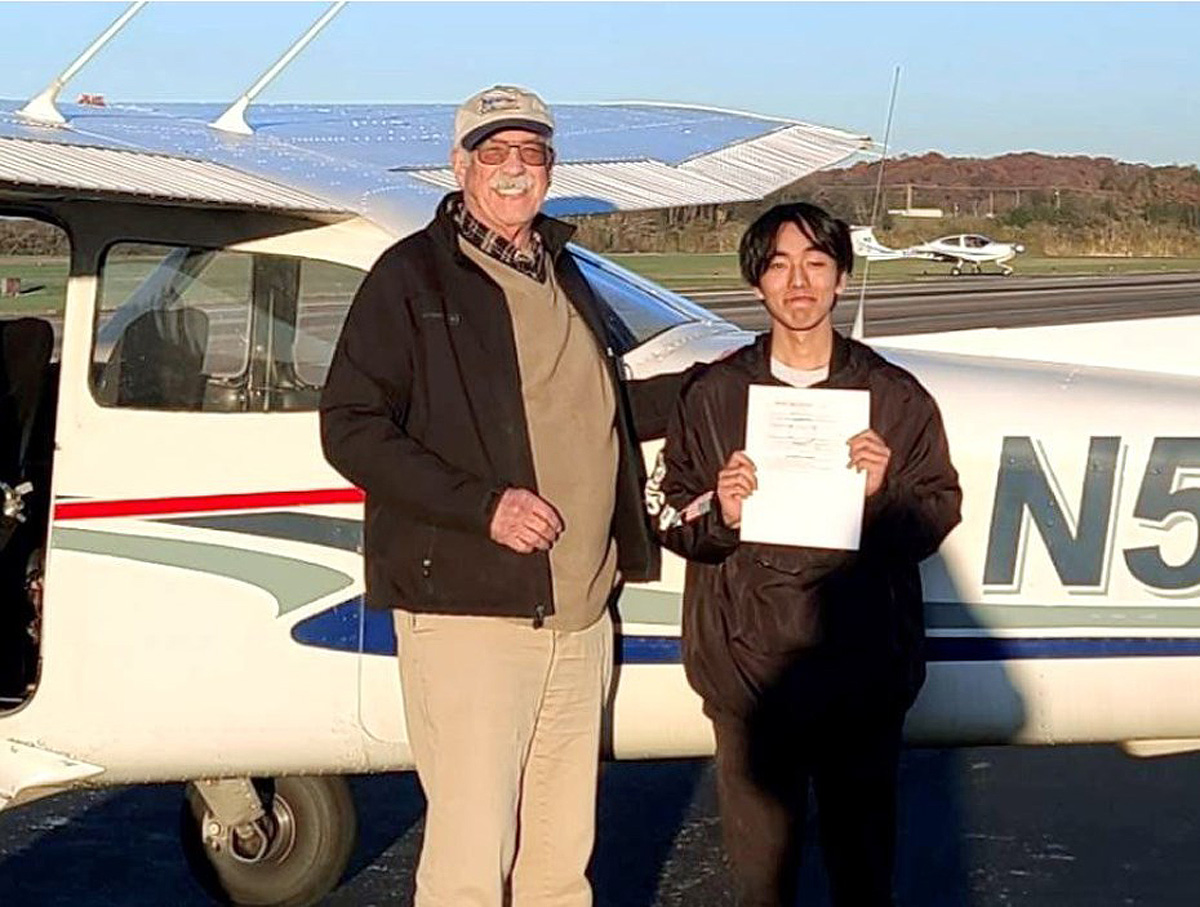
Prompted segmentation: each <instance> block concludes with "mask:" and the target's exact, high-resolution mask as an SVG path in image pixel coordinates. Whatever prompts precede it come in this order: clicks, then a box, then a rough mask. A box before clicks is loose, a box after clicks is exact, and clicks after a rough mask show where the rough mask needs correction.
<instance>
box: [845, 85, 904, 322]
mask: <svg viewBox="0 0 1200 907" xmlns="http://www.w3.org/2000/svg"><path fill="white" fill-rule="evenodd" d="M899 87H900V67H899V66H897V67H896V71H895V73H894V75H893V76H892V99H891V100H890V101H889V102H888V115H887V125H886V126H885V127H884V130H883V150H882V152H880V155H879V175H878V177H877V179H876V180H875V200H874V201H873V202H872V203H871V229H872V230H874V228H875V221H876V220H877V219H878V218H879V203H880V201H881V199H882V195H883V167H884V164H886V163H887V154H888V142H889V141H890V139H891V137H892V114H893V113H894V112H895V110H896V91H897V89H899ZM870 270H871V260H870V259H869V258H866V257H864V258H863V276H862V287H861V288H860V289H859V293H858V311H857V312H855V314H854V327H852V328H851V329H850V336H851V337H853V338H854V339H855V340H862V339H863V331H864V329H865V327H866V325H865V322H866V311H867V274H868V272H870Z"/></svg>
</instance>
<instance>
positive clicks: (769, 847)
mask: <svg viewBox="0 0 1200 907" xmlns="http://www.w3.org/2000/svg"><path fill="white" fill-rule="evenodd" d="M853 261H854V259H853V253H852V251H851V245H850V236H849V231H848V229H847V227H846V225H845V224H844V223H843V222H842V221H839V220H836V219H834V218H832V217H830V216H829V215H828V214H827V213H826V212H825V211H823V210H821V209H820V208H818V207H815V206H813V205H808V204H803V203H797V204H788V205H779V206H776V207H774V208H772V209H771V210H770V211H768V212H766V213H765V214H764V215H762V216H761V217H760V218H759V219H758V220H757V221H755V222H754V223H753V224H752V225H751V226H750V227H749V229H748V230H747V231H746V234H745V235H744V236H743V237H742V242H741V249H740V264H741V270H742V275H743V276H744V277H745V279H746V281H747V283H749V284H750V285H751V286H753V287H754V289H755V292H756V294H757V295H758V297H759V298H760V299H761V300H762V302H763V304H764V305H765V306H766V309H767V311H768V312H769V313H770V315H771V329H770V331H769V332H768V333H766V334H763V335H761V336H760V337H759V338H758V339H757V341H756V342H755V343H754V344H753V345H752V346H749V347H746V348H744V349H741V350H739V351H737V352H735V353H733V354H732V355H730V356H728V357H727V358H725V359H723V360H721V361H719V362H716V363H714V364H713V365H711V366H709V367H708V368H707V369H704V370H703V371H700V372H699V373H698V375H697V376H696V377H694V379H693V380H691V381H690V382H689V384H688V385H687V387H686V388H685V390H684V393H683V395H682V397H681V399H680V401H679V404H678V407H677V410H676V412H675V415H674V417H673V419H672V421H671V423H670V427H669V428H668V432H667V440H666V445H665V447H664V449H663V456H662V460H661V462H660V464H659V468H658V469H657V470H656V471H655V476H654V478H653V479H652V480H651V485H650V488H649V489H648V491H649V494H648V500H649V501H650V502H651V511H652V515H654V516H655V517H656V518H657V520H658V529H659V534H660V537H661V539H662V541H663V543H664V544H665V545H666V546H667V547H668V548H670V549H671V550H673V551H675V552H677V553H679V554H680V555H682V556H684V557H686V558H687V559H688V561H689V563H688V566H687V580H686V585H685V589H684V615H683V648H684V662H685V667H686V669H687V674H688V679H689V681H690V682H691V684H692V686H693V687H694V688H695V689H696V691H697V692H698V693H699V694H700V695H701V696H702V697H703V699H704V708H705V712H706V713H707V714H708V716H709V717H710V718H711V719H712V721H713V728H714V731H715V735H716V742H717V754H716V766H717V784H718V795H719V800H720V805H721V816H722V822H723V826H724V837H725V846H726V849H727V851H728V854H729V858H730V861H731V864H732V867H733V873H734V877H735V881H736V884H737V887H738V891H739V897H740V902H741V904H743V905H747V907H750V905H753V907H791V905H792V903H793V900H794V897H795V893H796V892H795V886H796V878H797V871H798V868H799V862H800V851H801V844H802V840H801V835H802V831H803V828H804V821H805V812H806V808H807V801H808V787H809V782H810V781H811V782H812V785H813V788H814V790H815V794H816V800H817V810H818V817H819V828H820V833H821V842H822V847H823V851H824V856H825V865H826V868H827V870H828V875H829V881H830V889H831V893H832V896H833V901H834V903H835V904H836V905H838V907H875V905H886V904H890V903H891V902H892V895H891V879H892V866H893V860H894V851H895V786H896V780H895V779H896V764H897V760H898V756H899V750H900V731H901V725H902V724H903V720H904V714H905V712H906V711H907V709H908V708H909V706H910V705H911V704H912V702H913V700H914V698H915V697H916V694H917V691H918V690H919V689H920V687H921V684H922V682H923V680H924V676H925V665H924V656H923V644H924V627H923V623H922V604H923V603H922V595H921V581H920V576H919V574H918V571H917V564H918V563H919V562H920V561H921V560H922V559H924V558H925V557H928V556H929V555H930V554H932V553H933V552H934V551H936V550H937V547H938V545H939V544H940V543H941V541H942V539H943V538H945V536H946V534H947V533H948V532H949V531H950V530H951V529H952V528H953V527H954V526H955V524H957V523H958V521H959V505H960V501H961V492H960V490H959V486H958V475H957V473H956V472H955V470H954V467H953V466H952V465H951V463H950V456H949V451H948V449H947V444H946V436H945V433H944V431H943V428H942V422H941V417H940V415H939V413H938V409H937V406H936V404H935V403H934V401H933V400H932V398H931V397H930V396H929V394H928V393H927V392H926V391H925V389H924V388H923V387H922V386H921V385H920V383H919V382H918V381H917V380H916V378H914V377H913V376H912V375H910V374H909V373H908V372H906V371H904V370H903V369H901V368H898V367H896V366H894V365H891V364H890V363H888V362H887V361H886V360H884V359H883V358H882V357H880V356H879V355H877V354H876V353H875V352H873V351H872V350H871V349H869V348H868V347H866V346H864V345H863V344H861V343H857V342H855V341H853V340H849V339H847V338H844V337H842V336H841V335H840V334H838V333H837V332H836V331H835V330H834V329H833V324H832V322H831V320H830V313H831V312H832V310H833V307H834V304H835V303H836V301H837V296H838V293H840V292H841V291H842V290H843V289H844V287H845V285H846V278H847V277H848V275H849V274H850V271H851V268H852V266H853ZM752 384H775V385H779V384H790V385H794V386H799V387H822V388H860V389H865V390H867V391H869V393H870V428H869V429H868V430H866V431H863V432H861V433H860V434H857V435H855V436H854V437H852V438H848V439H847V461H848V463H847V465H848V466H850V467H852V468H855V469H859V470H861V471H863V472H865V474H866V500H865V502H864V515H863V528H862V537H861V543H860V547H859V549H858V550H857V551H840V550H831V549H818V548H800V547H788V546H779V545H764V544H755V543H748V542H747V543H742V542H740V541H739V537H738V527H739V525H740V522H741V513H742V502H743V501H744V500H745V499H746V498H747V497H749V496H750V495H752V494H753V493H754V490H755V486H756V477H755V466H754V463H752V462H751V461H750V459H749V458H748V457H747V456H746V454H745V453H744V452H743V451H742V450H741V448H742V446H743V444H744V443H745V432H746V401H747V390H748V388H749V387H750V385H752ZM790 503H791V504H792V505H793V506H794V507H795V510H796V513H797V516H798V517H799V516H800V515H803V517H804V518H805V519H814V518H819V516H820V515H819V514H815V515H814V514H810V513H804V511H805V507H806V502H805V501H803V500H797V501H794V502H790Z"/></svg>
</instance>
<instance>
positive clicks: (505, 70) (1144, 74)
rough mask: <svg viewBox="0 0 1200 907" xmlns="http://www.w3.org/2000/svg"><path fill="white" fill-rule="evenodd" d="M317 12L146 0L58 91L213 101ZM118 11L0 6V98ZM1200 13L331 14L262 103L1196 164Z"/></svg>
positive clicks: (17, 91)
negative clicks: (574, 116) (575, 117)
mask: <svg viewBox="0 0 1200 907" xmlns="http://www.w3.org/2000/svg"><path fill="white" fill-rule="evenodd" d="M324 6H325V4H319V3H318V4H309V3H241V2H226V3H175V2H154V3H151V4H150V5H149V6H148V7H146V8H145V9H144V10H143V11H142V12H141V13H139V14H138V16H136V17H135V18H134V19H133V21H132V22H131V23H130V24H129V26H128V27H127V28H126V29H125V31H124V32H122V33H121V34H120V35H118V36H117V37H116V39H114V41H113V42H112V43H111V44H110V45H109V46H108V47H107V48H106V49H105V50H104V51H102V52H101V54H100V56H98V57H97V58H96V59H95V60H94V61H93V62H92V63H91V64H89V66H88V67H86V68H85V69H84V70H83V72H82V73H80V75H79V76H77V77H76V79H75V80H74V81H73V82H72V83H71V84H70V85H69V86H68V88H67V90H66V91H65V92H64V97H66V98H70V99H73V98H74V97H75V95H76V94H78V93H80V92H94V93H100V94H104V95H105V96H106V97H107V98H108V99H109V100H110V102H111V101H136V100H141V101H147V100H148V101H153V100H180V101H185V100H186V101H200V100H206V101H219V100H226V99H232V98H233V97H235V96H236V95H237V94H239V93H240V92H241V91H242V90H243V89H244V88H246V87H247V86H248V85H249V84H250V83H251V82H252V81H253V80H254V79H255V78H256V77H257V76H258V75H259V74H260V73H261V72H262V71H263V70H264V69H265V68H266V67H267V66H268V65H270V63H271V62H273V61H274V59H275V58H276V57H277V56H278V55H279V54H280V53H282V51H283V49H284V48H285V47H286V46H287V45H288V44H289V43H290V42H291V40H293V39H294V38H295V37H297V36H298V35H299V34H300V33H301V32H302V31H303V30H304V29H305V28H306V27H307V25H308V24H309V22H311V21H312V20H314V19H316V17H317V16H318V15H320V13H321V11H322V9H323V8H324ZM124 8H125V4H123V3H115V4H112V3H48V2H40V3H11V2H9V3H0V34H3V35H4V36H5V41H4V49H3V60H4V62H3V66H0V97H27V96H29V95H31V94H32V93H34V92H35V91H37V90H39V89H40V88H41V87H42V86H43V85H44V84H45V83H46V82H47V81H48V80H49V79H50V78H51V76H52V75H53V74H54V73H55V72H56V71H57V70H58V69H61V68H62V67H63V66H65V65H66V64H67V63H68V62H69V61H70V60H71V59H72V58H73V57H74V56H75V54H76V53H78V52H79V51H80V50H82V48H83V47H84V46H85V45H86V44H87V43H88V41H89V40H90V39H91V38H92V37H93V36H95V35H96V34H98V33H99V32H100V31H102V30H103V28H104V27H105V26H106V25H107V24H108V23H109V22H110V21H112V20H113V19H115V18H116V17H117V16H118V15H119V14H120V12H121V10H122V9H124ZM1197 35H1200V4H1192V3H1180V4H1157V3H1132V4H1118V3H1103V4H1093V3H921V4H909V3H837V4H826V3H737V4H734V3H552V2H544V3H520V4H518V3H512V4H510V3H499V2H497V3H483V4H477V3H466V2H464V3H374V2H372V3H367V2H356V3H351V4H350V5H349V6H348V7H347V8H346V9H344V10H343V11H342V13H341V14H340V15H339V16H338V17H337V18H336V19H334V21H333V22H332V23H331V24H330V25H329V26H328V28H326V30H325V31H324V32H322V34H321V35H320V36H319V37H318V38H317V39H316V41H314V42H313V44H312V45H310V46H309V48H308V49H307V50H306V51H305V52H304V53H303V54H302V55H301V56H300V57H299V58H298V59H297V60H296V61H295V62H294V63H293V64H292V66H291V67H290V68H289V69H287V70H285V71H284V73H283V74H282V75H281V76H280V77H279V79H278V80H277V81H276V82H274V83H273V84H272V85H271V86H270V87H269V88H268V89H267V90H266V92H265V93H264V94H263V96H262V98H261V100H262V101H264V102H270V101H347V102H351V101H397V102H399V101H458V100H461V99H462V98H463V97H466V96H467V95H469V94H471V93H472V92H474V91H475V90H477V89H479V88H481V87H484V86H486V85H490V84H493V83H495V82H512V83H517V84H525V85H529V86H530V87H533V88H535V89H536V90H538V91H539V92H540V93H541V94H542V95H543V96H544V97H546V99H547V100H548V101H550V102H551V103H553V102H555V101H591V100H629V99H652V100H666V101H683V102H689V103H699V104H712V105H715V106H721V107H732V108H737V109H742V110H751V111H755V112H759V113H766V114H776V115H781V116H787V117H794V118H797V119H801V120H806V121H808V122H813V123H824V124H828V125H831V126H839V127H842V128H847V129H852V130H856V131H862V132H865V133H868V134H870V135H872V136H874V137H875V138H877V139H880V138H882V136H883V130H884V122H885V119H886V114H887V99H888V92H889V89H890V85H891V78H892V71H893V68H894V67H895V66H897V65H899V66H900V67H901V70H902V73H901V82H900V94H899V99H898V101H897V107H896V120H895V125H894V126H893V135H892V145H893V148H894V150H895V151H904V152H909V153H918V152H921V151H925V150H936V151H941V152H943V153H945V154H966V155H993V154H1000V153H1003V152H1005V151H1022V150H1036V151H1044V152H1049V153H1058V154H1067V153H1083V154H1091V155H1105V156H1111V157H1116V158H1120V159H1123V160H1131V161H1146V162H1149V163H1189V164H1195V163H1197V162H1200V100H1198V98H1200V51H1197V49H1196V48H1197V43H1196V42H1197Z"/></svg>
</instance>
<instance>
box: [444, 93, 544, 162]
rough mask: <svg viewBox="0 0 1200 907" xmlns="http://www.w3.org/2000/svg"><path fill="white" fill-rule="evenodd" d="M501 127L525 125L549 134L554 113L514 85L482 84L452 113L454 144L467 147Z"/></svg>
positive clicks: (471, 147) (472, 145) (530, 94)
mask: <svg viewBox="0 0 1200 907" xmlns="http://www.w3.org/2000/svg"><path fill="white" fill-rule="evenodd" d="M501 129H528V130H529V131H530V132H536V133H537V134H538V135H544V136H546V137H547V138H549V137H550V135H551V134H552V133H553V132H554V117H552V116H551V115H550V108H548V107H547V106H546V104H545V102H544V101H543V100H542V99H541V98H539V97H538V96H537V95H536V94H534V93H533V92H532V91H527V90H526V89H524V88H518V87H516V86H515V85H493V86H492V87H491V88H485V89H484V90H483V91H481V92H479V93H478V94H474V95H472V96H471V97H469V98H467V100H466V101H464V102H463V104H462V106H461V107H459V108H458V111H457V112H456V113H455V114H454V144H455V146H461V147H463V148H465V149H466V150H467V151H470V150H472V149H473V148H474V147H475V146H476V145H478V144H479V143H480V142H482V141H483V140H484V139H485V138H487V137H488V136H489V135H491V134H492V133H493V132H499V131H500V130H501Z"/></svg>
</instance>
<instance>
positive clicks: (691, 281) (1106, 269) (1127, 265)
mask: <svg viewBox="0 0 1200 907" xmlns="http://www.w3.org/2000/svg"><path fill="white" fill-rule="evenodd" d="M608 257H609V258H611V259H612V260H613V261H615V262H617V263H618V264H620V265H622V266H623V267H626V268H628V269H629V270H631V271H634V272H636V273H638V274H641V275H642V276H644V277H647V278H649V279H650V280H653V281H655V282H656V283H660V284H662V285H663V286H665V287H669V288H671V289H673V290H721V289H732V288H739V287H741V286H742V278H741V275H739V274H738V266H737V255H735V254H734V253H732V252H723V253H712V254H669V253H666V254H649V253H643V254H637V255H615V254H614V255H609V256H608ZM1013 264H1015V266H1016V273H1017V274H1018V275H1020V274H1024V275H1029V276H1035V277H1049V276H1061V275H1068V274H1072V275H1089V274H1090V275H1097V276H1101V275H1105V274H1134V273H1147V274H1159V273H1164V272H1167V271H1197V270H1200V258H1039V257H1035V256H1032V255H1021V256H1018V257H1017V258H1016V259H1015V260H1014V262H1013ZM854 268H855V277H860V276H861V275H862V268H863V261H862V259H861V258H859V259H855V262H854ZM984 273H986V274H997V273H999V271H998V270H997V268H996V267H995V266H994V265H984ZM869 274H870V278H869V279H870V281H871V282H872V283H891V282H895V281H909V280H912V281H915V280H920V279H921V278H923V277H943V276H949V274H950V266H949V265H948V264H942V263H940V262H932V261H876V262H872V263H871V267H870V272H869Z"/></svg>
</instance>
